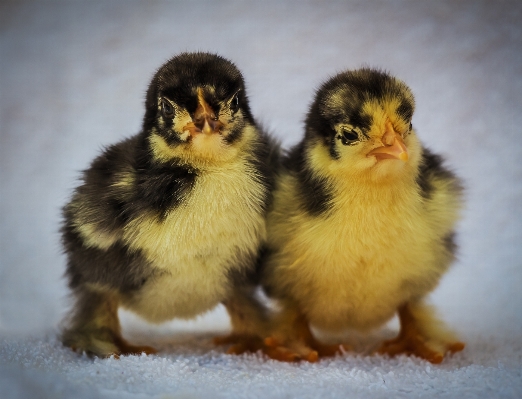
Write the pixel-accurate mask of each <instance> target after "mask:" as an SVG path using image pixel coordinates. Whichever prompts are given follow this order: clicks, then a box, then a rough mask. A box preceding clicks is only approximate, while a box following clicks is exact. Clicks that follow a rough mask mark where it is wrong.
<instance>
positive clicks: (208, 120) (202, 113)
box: [183, 89, 223, 135]
mask: <svg viewBox="0 0 522 399" xmlns="http://www.w3.org/2000/svg"><path fill="white" fill-rule="evenodd" d="M222 126H223V123H221V122H220V121H219V119H218V117H217V116H216V114H215V113H214V110H213V109H212V107H211V106H210V105H209V104H208V103H207V102H206V101H205V99H204V97H203V90H201V89H198V107H197V108H196V112H195V113H194V117H193V118H192V122H190V123H188V124H187V125H186V126H185V127H184V128H183V130H188V131H189V133H190V135H194V134H196V133H203V134H207V135H210V134H212V133H219V132H220V129H221V127H222Z"/></svg>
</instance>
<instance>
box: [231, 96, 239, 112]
mask: <svg viewBox="0 0 522 399" xmlns="http://www.w3.org/2000/svg"><path fill="white" fill-rule="evenodd" d="M238 109H239V93H237V94H236V95H235V96H234V97H233V98H232V101H230V110H231V111H232V112H233V113H236V112H237V110H238Z"/></svg>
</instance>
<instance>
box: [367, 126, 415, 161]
mask: <svg viewBox="0 0 522 399" xmlns="http://www.w3.org/2000/svg"><path fill="white" fill-rule="evenodd" d="M381 141H382V144H383V145H382V146H381V147H377V148H374V149H373V150H371V151H370V152H369V153H368V154H367V156H369V157H371V156H374V157H375V158H376V159H377V160H378V161H380V160H382V159H400V160H401V161H404V162H406V161H407V160H408V149H407V148H406V145H405V144H404V140H403V139H402V137H401V135H400V134H398V133H397V132H396V131H395V130H394V129H393V126H392V124H391V122H390V121H387V122H386V128H385V132H384V134H383V136H382V137H381Z"/></svg>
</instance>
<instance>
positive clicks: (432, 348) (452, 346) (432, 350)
mask: <svg viewBox="0 0 522 399" xmlns="http://www.w3.org/2000/svg"><path fill="white" fill-rule="evenodd" d="M399 319H400V322H401V331H400V333H399V335H398V336H397V337H396V338H394V339H391V340H388V341H385V342H383V344H382V345H381V347H380V348H379V349H378V350H377V352H378V353H380V354H387V355H389V356H396V355H401V354H405V355H414V356H417V357H420V358H422V359H425V360H427V361H428V362H430V363H434V364H439V363H441V362H442V361H443V360H444V356H445V354H446V353H448V352H450V353H455V352H459V351H461V350H463V349H464V346H465V344H464V343H462V342H450V343H448V342H438V341H437V340H435V339H434V338H431V337H427V336H426V335H425V334H423V333H422V331H421V330H420V328H419V327H418V325H417V324H416V321H415V318H414V317H413V315H412V314H411V312H410V311H409V308H408V306H404V307H402V308H401V309H399Z"/></svg>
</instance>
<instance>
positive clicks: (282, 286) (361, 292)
mask: <svg viewBox="0 0 522 399" xmlns="http://www.w3.org/2000/svg"><path fill="white" fill-rule="evenodd" d="M413 111H414V98H413V95H412V93H411V91H410V89H409V88H408V87H407V86H406V85H405V84H404V83H403V82H402V81H400V80H398V79H396V78H394V77H392V76H390V75H389V74H387V73H385V72H383V71H380V70H375V69H369V68H363V69H359V70H354V71H346V72H343V73H340V74H338V75H336V76H335V77H333V78H331V79H330V80H328V81H327V82H326V83H324V84H323V85H322V86H321V87H320V88H319V90H318V91H317V93H316V97H315V99H314V101H313V103H312V105H311V108H310V110H309V112H308V115H307V118H306V126H305V135H304V138H303V140H302V141H301V142H300V143H299V144H298V145H297V146H295V147H294V148H293V149H292V150H291V151H289V153H288V154H287V155H286V157H285V159H284V160H283V171H282V172H281V175H280V177H279V179H278V182H277V183H276V189H275V193H274V204H273V210H272V211H271V212H270V213H269V215H268V252H267V253H268V254H267V256H266V259H265V262H264V271H263V284H264V287H265V290H266V292H267V294H268V295H269V296H270V297H272V298H275V299H277V300H278V302H279V304H280V306H281V308H282V309H281V312H280V313H279V314H278V316H277V317H276V320H277V322H276V327H275V328H276V330H275V332H274V333H273V335H272V336H271V337H270V338H268V339H267V340H266V343H267V344H268V345H269V346H270V347H271V348H272V350H271V351H267V353H269V355H270V356H272V357H274V358H276V359H280V360H295V359H307V360H309V361H315V360H317V358H318V357H320V356H322V355H324V356H327V355H332V354H334V353H335V352H336V351H338V350H339V346H329V345H324V344H322V343H320V342H319V341H317V339H315V338H314V336H313V335H312V333H311V331H310V328H309V327H310V325H313V326H315V327H317V328H319V329H320V330H323V331H326V332H327V331H336V332H338V331H340V330H344V329H349V328H351V329H356V330H361V331H368V330H370V329H374V328H377V327H380V326H382V325H383V324H385V323H386V322H388V321H389V320H390V319H391V318H392V317H393V316H394V315H395V314H396V313H398V315H399V319H400V333H399V335H398V337H397V338H396V339H393V340H391V341H388V342H384V343H383V344H382V346H381V347H380V349H379V352H380V353H385V354H389V355H396V354H400V353H405V354H413V355H416V356H419V357H421V358H424V359H426V360H428V361H430V362H432V363H439V362H441V361H442V360H443V357H444V355H445V354H446V353H447V352H448V351H451V352H455V351H459V350H462V349H463V348H464V344H462V343H460V342H458V340H457V339H456V338H455V336H454V335H453V333H451V332H450V331H449V330H448V329H447V328H446V327H445V326H444V325H443V323H442V322H441V321H439V320H438V319H437V318H436V317H435V315H434V313H433V311H432V310H431V308H430V307H429V306H428V305H427V304H426V302H425V298H426V296H427V295H428V294H429V293H430V292H431V291H432V290H433V289H434V288H435V287H436V286H437V284H438V282H439V280H440V278H441V276H442V275H443V274H444V272H445V271H446V270H447V269H448V267H449V266H450V264H451V262H452V261H453V260H454V253H455V249H456V245H455V242H454V237H455V234H454V228H455V223H456V221H457V219H458V217H459V210H460V208H461V205H462V201H461V191H462V189H461V184H460V182H459V180H458V179H457V178H456V177H455V176H454V174H453V173H451V172H450V171H449V170H448V169H446V168H445V167H444V166H443V165H442V159H441V157H440V156H438V155H435V154H433V153H432V152H430V151H429V150H427V149H426V148H424V147H423V146H422V145H421V143H420V142H419V139H418V137H417V134H416V133H415V130H414V129H413V127H412V116H413Z"/></svg>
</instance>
